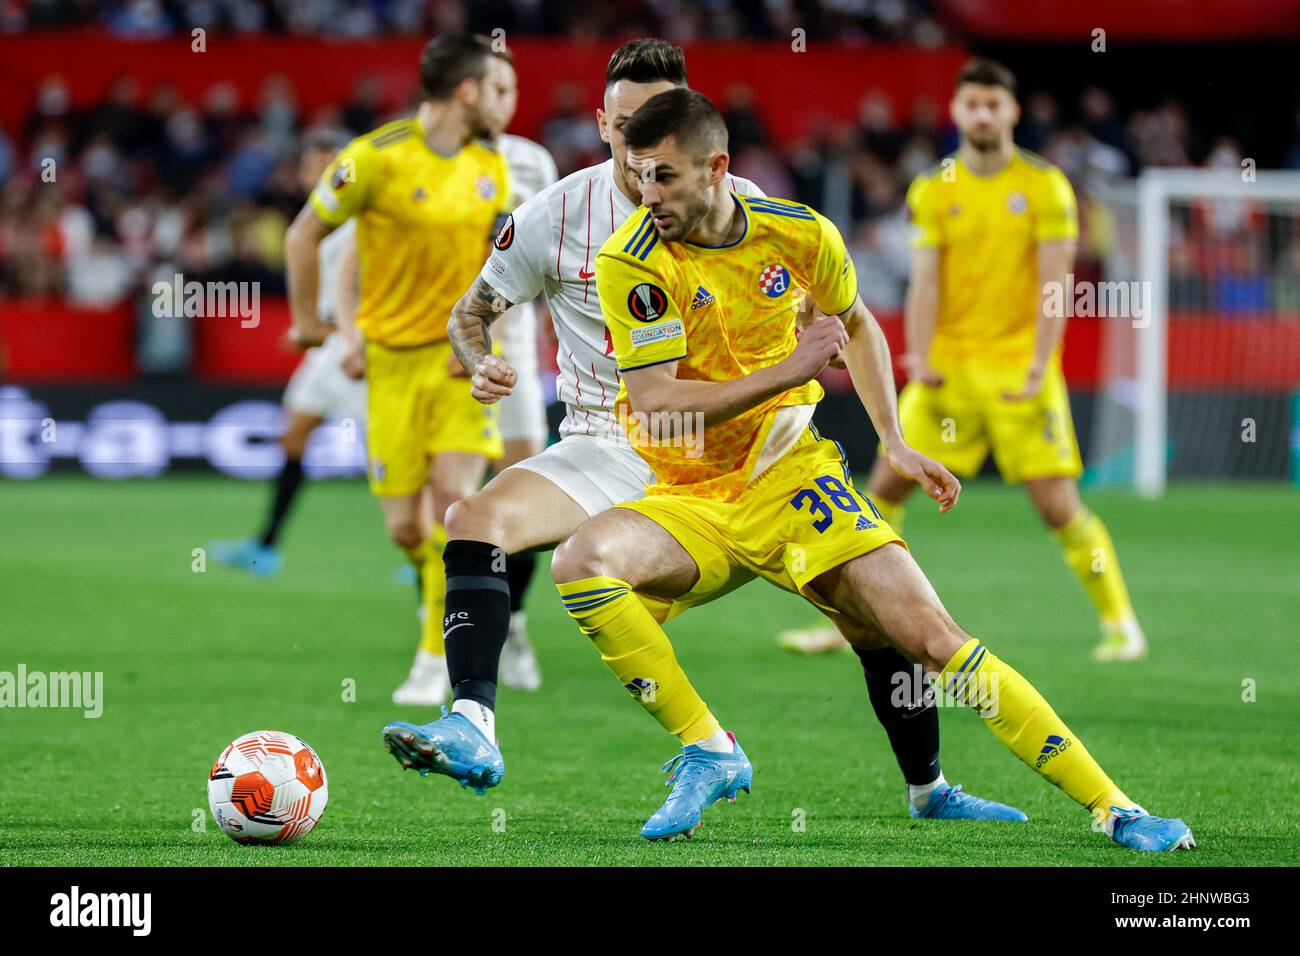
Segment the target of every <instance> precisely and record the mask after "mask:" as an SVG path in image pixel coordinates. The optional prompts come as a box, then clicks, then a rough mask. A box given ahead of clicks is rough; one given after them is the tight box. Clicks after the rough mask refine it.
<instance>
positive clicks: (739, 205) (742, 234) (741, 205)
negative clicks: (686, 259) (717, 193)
mask: <svg viewBox="0 0 1300 956" xmlns="http://www.w3.org/2000/svg"><path fill="white" fill-rule="evenodd" d="M727 191H728V192H729V193H731V201H732V202H734V203H735V204H736V208H737V209H739V210H740V214H741V216H743V217H744V219H745V226H744V228H743V229H741V230H740V236H739V238H737V239H736V241H735V242H728V243H724V244H723V245H720V246H706V245H703V244H702V243H698V242H691V241H690V240H689V239H686V240H683V242H685V244H686V245H688V246H690V247H691V249H692V250H697V251H699V252H721V251H722V250H724V249H734V248H736V247H737V246H738V245H740V244H741V243H742V242H744V241H745V239H746V238H747V237H748V236H749V210H747V209H746V208H745V204H744V203H743V202H741V201H740V197H739V196H737V195H736V193H735V191H734V190H727Z"/></svg>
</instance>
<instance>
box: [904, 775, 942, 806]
mask: <svg viewBox="0 0 1300 956" xmlns="http://www.w3.org/2000/svg"><path fill="white" fill-rule="evenodd" d="M946 786H948V781H947V780H945V779H943V773H942V771H941V772H940V773H939V776H937V777H935V778H934V782H932V783H926V784H922V785H921V786H919V787H918V786H915V785H914V784H910V783H909V784H908V785H907V799H909V800H911V801H912V807H913V808H914V809H915V810H916V812H917V813H920V812H921V811H922V810H924V809H925V806H926V804H928V803H929V802H930V794H932V793H933V792H934V791H936V790H938V789H939V788H940V787H946Z"/></svg>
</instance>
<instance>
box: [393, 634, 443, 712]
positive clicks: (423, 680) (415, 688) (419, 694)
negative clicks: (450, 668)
mask: <svg viewBox="0 0 1300 956" xmlns="http://www.w3.org/2000/svg"><path fill="white" fill-rule="evenodd" d="M450 693H451V678H450V677H448V676H447V658H445V657H440V656H438V655H437V654H430V653H429V652H428V651H426V650H425V649H424V648H420V649H419V650H417V651H416V652H415V661H414V662H413V663H412V664H411V672H410V673H409V674H407V675H406V680H404V681H402V685H401V686H400V687H398V688H397V690H395V691H393V703H394V704H402V705H404V706H410V707H438V706H439V705H441V704H442V703H444V702H445V701H446V700H447V695H448V694H450Z"/></svg>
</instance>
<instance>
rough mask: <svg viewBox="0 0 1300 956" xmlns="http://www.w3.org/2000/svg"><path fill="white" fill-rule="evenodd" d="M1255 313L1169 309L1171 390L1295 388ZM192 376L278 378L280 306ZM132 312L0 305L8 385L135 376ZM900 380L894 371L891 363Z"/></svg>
mask: <svg viewBox="0 0 1300 956" xmlns="http://www.w3.org/2000/svg"><path fill="white" fill-rule="evenodd" d="M877 318H878V319H879V320H880V324H881V326H882V327H883V329H884V331H885V337H886V338H887V339H888V340H889V347H890V349H891V350H892V351H893V353H894V356H895V358H897V356H898V355H899V354H900V353H901V352H902V346H903V323H902V318H901V317H900V316H899V315H898V314H897V313H888V312H881V313H878V314H877ZM1288 318H1289V319H1290V321H1282V320H1279V318H1278V317H1276V316H1272V315H1268V314H1262V315H1257V316H1254V317H1252V318H1239V319H1238V318H1220V317H1216V316H1206V315H1194V314H1184V313H1174V314H1173V315H1172V316H1171V317H1170V323H1169V382H1170V385H1171V386H1172V387H1174V388H1179V387H1183V388H1193V389H1199V388H1207V387H1209V388H1232V387H1235V388H1240V389H1241V390H1243V391H1256V392H1289V391H1291V390H1293V389H1295V388H1296V387H1297V386H1300V322H1298V321H1295V320H1294V317H1293V316H1289V317H1288ZM194 321H195V326H194V362H193V366H192V370H191V375H192V377H193V378H195V379H196V380H199V381H203V382H207V383H216V384H232V385H281V384H283V383H284V382H285V381H287V380H288V377H289V374H290V373H291V372H292V371H293V369H294V367H295V366H296V365H297V363H298V360H299V358H300V356H301V353H299V352H297V351H296V350H292V349H290V348H288V347H287V346H286V345H285V344H284V336H285V333H286V332H287V331H288V328H289V307H288V303H287V302H286V301H285V300H284V299H267V300H265V301H263V302H262V303H261V307H260V309H259V312H258V322H257V325H255V326H250V327H247V328H246V327H244V325H243V322H242V321H241V320H240V319H239V318H238V317H231V318H212V317H203V318H198V319H195V320H194ZM1105 321H1107V320H1104V319H1096V318H1075V319H1071V320H1070V322H1069V324H1068V325H1067V326H1066V334H1065V355H1064V359H1063V365H1064V369H1065V376H1066V378H1067V379H1068V380H1069V382H1070V385H1071V387H1073V388H1076V389H1085V390H1092V389H1094V388H1096V387H1097V385H1098V384H1099V382H1100V377H1101V373H1102V369H1101V368H1100V357H1101V352H1102V344H1103V339H1102V335H1103V331H1104V325H1103V323H1104V322H1105ZM134 350H135V320H134V316H133V314H132V310H131V307H130V306H125V305H124V306H119V307H117V308H113V309H105V310H91V309H77V308H74V307H71V306H66V305H63V304H61V303H52V302H41V303H33V302H11V303H0V357H2V358H3V360H4V361H3V363H2V364H0V371H2V372H3V373H4V374H3V376H2V378H3V380H4V381H8V382H14V383H18V384H49V383H67V382H91V383H114V382H130V381H133V380H135V378H136V367H135V355H134ZM895 374H896V375H897V376H898V381H899V383H900V384H901V383H902V381H903V374H902V371H901V370H900V369H897V368H896V369H895ZM827 382H828V384H829V385H831V386H832V387H843V388H844V389H846V390H847V389H848V388H849V383H848V376H847V373H843V372H840V373H835V372H834V370H831V371H828V372H827Z"/></svg>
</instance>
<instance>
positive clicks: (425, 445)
mask: <svg viewBox="0 0 1300 956" xmlns="http://www.w3.org/2000/svg"><path fill="white" fill-rule="evenodd" d="M451 360H452V351H451V344H450V343H449V342H434V343H431V344H429V345H421V346H417V347H416V348H406V349H393V348H388V347H386V346H383V345H380V344H378V343H377V342H368V343H366V408H367V418H366V442H367V445H368V451H369V454H370V468H369V471H370V490H371V491H372V492H374V493H375V494H376V495H381V496H385V497H388V496H403V495H412V494H415V493H416V492H417V491H419V490H420V488H421V487H422V486H423V485H424V483H425V482H426V481H428V479H429V465H430V463H431V462H432V460H433V457H434V456H435V455H439V454H442V453H443V452H463V453H465V454H470V455H482V456H483V457H485V458H500V457H501V455H502V453H503V450H504V449H503V448H502V444H501V433H500V431H499V430H498V429H497V418H496V415H497V413H496V409H495V408H494V407H493V406H491V405H480V404H479V403H478V402H477V401H475V400H474V398H473V396H471V395H470V393H469V379H467V378H452V377H451V375H450V374H449V373H448V371H447V367H448V366H447V363H448V362H449V361H451Z"/></svg>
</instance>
